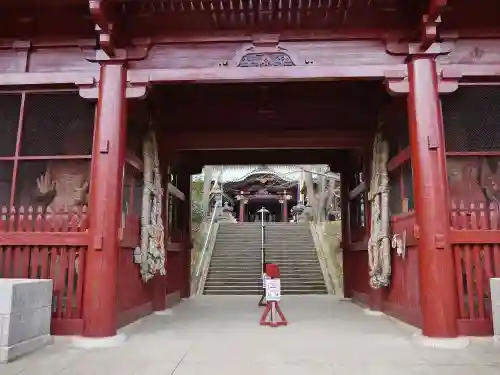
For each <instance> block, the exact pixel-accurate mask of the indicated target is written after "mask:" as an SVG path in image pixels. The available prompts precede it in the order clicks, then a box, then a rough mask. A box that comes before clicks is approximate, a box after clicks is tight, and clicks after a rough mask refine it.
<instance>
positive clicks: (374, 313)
mask: <svg viewBox="0 0 500 375" xmlns="http://www.w3.org/2000/svg"><path fill="white" fill-rule="evenodd" d="M363 313H364V314H365V315H368V316H385V314H384V313H383V312H382V311H377V310H370V309H363Z"/></svg>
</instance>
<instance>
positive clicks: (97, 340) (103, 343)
mask: <svg viewBox="0 0 500 375" xmlns="http://www.w3.org/2000/svg"><path fill="white" fill-rule="evenodd" d="M125 341H127V336H126V335H125V334H123V333H118V334H116V335H114V336H109V337H83V336H76V337H73V340H72V344H73V346H74V347H75V348H79V349H96V348H112V347H115V346H120V345H121V344H123V343H124V342H125Z"/></svg>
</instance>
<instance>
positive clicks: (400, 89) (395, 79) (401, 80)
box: [385, 69, 459, 95]
mask: <svg viewBox="0 0 500 375" xmlns="http://www.w3.org/2000/svg"><path fill="white" fill-rule="evenodd" d="M458 82H459V77H458V76H453V75H452V74H445V70H444V69H443V71H441V72H440V74H439V81H438V92H439V93H440V94H450V93H452V92H455V91H457V90H458ZM385 86H386V88H387V91H388V92H389V94H390V95H405V94H408V93H409V92H410V83H409V81H408V75H407V73H406V72H403V71H389V72H386V74H385Z"/></svg>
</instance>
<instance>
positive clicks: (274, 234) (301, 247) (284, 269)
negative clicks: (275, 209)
mask: <svg viewBox="0 0 500 375" xmlns="http://www.w3.org/2000/svg"><path fill="white" fill-rule="evenodd" d="M260 244H261V224H260V223H239V224H232V223H221V224H220V226H219V230H218V231H217V238H216V241H215V246H214V250H213V253H212V254H213V255H212V259H211V262H210V267H209V269H208V275H207V279H206V282H205V287H204V292H203V293H204V294H235V295H241V294H261V293H262V281H261V249H260ZM266 257H267V258H266V261H268V262H273V263H277V264H278V265H279V267H280V271H281V288H282V294H326V293H327V289H326V286H325V281H324V278H323V274H322V272H321V267H320V265H319V261H318V257H317V254H316V249H315V247H314V242H313V239H312V236H311V232H310V229H309V225H308V224H307V223H305V224H297V223H267V224H266Z"/></svg>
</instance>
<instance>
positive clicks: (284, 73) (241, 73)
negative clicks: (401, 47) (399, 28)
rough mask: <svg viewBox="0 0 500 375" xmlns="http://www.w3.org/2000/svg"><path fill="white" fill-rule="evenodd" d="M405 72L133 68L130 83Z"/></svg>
mask: <svg viewBox="0 0 500 375" xmlns="http://www.w3.org/2000/svg"><path fill="white" fill-rule="evenodd" d="M392 70H397V71H406V65H405V64H395V65H394V64H393V65H337V66H287V67H282V68H281V67H271V68H227V67H216V68H202V69H131V70H129V72H128V80H129V81H130V82H132V83H133V82H135V81H141V82H143V81H144V80H145V79H146V80H149V81H150V82H151V83H162V82H163V83H166V82H191V83H202V82H203V83H230V82H281V81H301V80H304V81H308V80H324V81H327V80H342V79H354V78H357V79H383V78H384V77H385V76H386V72H387V71H392Z"/></svg>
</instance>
